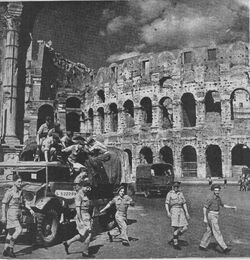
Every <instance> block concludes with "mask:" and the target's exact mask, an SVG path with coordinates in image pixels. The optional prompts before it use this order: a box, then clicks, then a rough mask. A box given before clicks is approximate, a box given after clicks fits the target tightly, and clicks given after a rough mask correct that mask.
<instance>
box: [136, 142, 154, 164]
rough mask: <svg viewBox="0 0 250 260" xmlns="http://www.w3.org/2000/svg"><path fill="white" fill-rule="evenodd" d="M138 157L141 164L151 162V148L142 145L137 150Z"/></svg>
mask: <svg viewBox="0 0 250 260" xmlns="http://www.w3.org/2000/svg"><path fill="white" fill-rule="evenodd" d="M139 158H140V163H141V164H147V163H153V152H152V150H151V149H150V148H149V147H147V146H144V147H142V149H141V150H140V152H139Z"/></svg>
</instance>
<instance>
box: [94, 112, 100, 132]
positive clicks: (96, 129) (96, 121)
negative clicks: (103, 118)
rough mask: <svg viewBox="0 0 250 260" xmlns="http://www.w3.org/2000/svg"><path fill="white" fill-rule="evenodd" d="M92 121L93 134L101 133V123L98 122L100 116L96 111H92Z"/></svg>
mask: <svg viewBox="0 0 250 260" xmlns="http://www.w3.org/2000/svg"><path fill="white" fill-rule="evenodd" d="M93 121H94V129H93V134H100V133H101V124H100V116H99V114H98V113H94V115H93Z"/></svg>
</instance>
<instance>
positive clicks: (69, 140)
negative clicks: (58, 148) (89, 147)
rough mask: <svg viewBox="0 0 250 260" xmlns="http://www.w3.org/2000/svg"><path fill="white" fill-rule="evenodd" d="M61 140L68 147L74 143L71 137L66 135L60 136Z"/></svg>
mask: <svg viewBox="0 0 250 260" xmlns="http://www.w3.org/2000/svg"><path fill="white" fill-rule="evenodd" d="M61 142H62V143H64V145H65V147H68V146H71V145H73V144H74V143H73V141H72V138H70V137H68V136H67V135H65V136H64V137H62V139H61Z"/></svg>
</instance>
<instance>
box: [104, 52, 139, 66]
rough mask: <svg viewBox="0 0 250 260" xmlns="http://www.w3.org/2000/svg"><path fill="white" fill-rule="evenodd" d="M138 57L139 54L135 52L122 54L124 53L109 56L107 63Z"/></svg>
mask: <svg viewBox="0 0 250 260" xmlns="http://www.w3.org/2000/svg"><path fill="white" fill-rule="evenodd" d="M139 55H141V53H140V52H136V51H133V52H124V53H115V54H113V55H111V56H110V57H108V59H107V62H110V63H112V62H116V61H120V60H125V59H128V58H132V57H135V56H139Z"/></svg>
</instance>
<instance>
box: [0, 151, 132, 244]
mask: <svg viewBox="0 0 250 260" xmlns="http://www.w3.org/2000/svg"><path fill="white" fill-rule="evenodd" d="M120 153H122V151H120ZM115 156H116V157H117V158H118V159H116V160H117V161H118V164H117V165H118V166H119V167H120V168H122V162H123V160H126V157H123V159H122V160H121V159H120V157H119V156H118V152H116V153H115V154H114V157H115ZM124 158H125V159H124ZM113 166H114V165H113ZM108 167H109V166H108ZM0 168H5V169H6V170H7V171H9V172H8V173H7V175H6V173H5V175H6V179H7V182H6V185H5V188H8V187H10V185H11V180H12V175H13V173H18V174H19V175H21V177H22V179H23V194H24V198H25V201H26V203H27V204H28V205H29V206H30V207H31V208H32V209H33V211H34V212H35V217H33V216H32V215H31V214H30V212H29V211H28V210H27V211H24V212H23V223H22V226H23V228H24V231H25V232H31V233H32V234H34V233H35V234H36V241H37V243H38V244H42V245H51V244H53V243H55V241H56V239H57V236H58V230H59V225H60V223H63V222H66V223H67V222H69V221H70V220H72V219H74V216H75V214H76V210H75V203H74V197H75V195H76V192H75V191H74V188H73V182H74V177H75V176H73V175H72V172H71V171H70V168H69V167H68V166H67V165H65V164H62V163H60V162H45V161H41V162H33V161H20V162H17V163H8V162H1V163H0ZM90 168H91V167H90V166H89V167H87V169H88V174H89V172H91V174H89V177H90V178H89V179H90V182H91V191H90V194H89V197H90V200H91V209H92V216H93V217H99V223H100V224H101V225H102V226H104V227H105V228H110V227H111V226H112V225H113V224H114V214H115V208H114V207H111V208H110V209H109V210H107V212H106V213H105V214H104V215H101V214H100V213H99V210H100V209H101V208H102V207H104V206H105V205H106V204H107V203H108V201H109V200H111V199H112V198H113V196H114V194H113V191H114V188H115V187H116V186H117V184H119V182H121V181H122V180H123V182H124V180H126V179H128V178H126V177H124V176H120V178H116V176H117V174H116V173H113V176H105V170H104V167H102V166H100V165H98V164H97V165H95V168H93V167H92V168H91V169H90ZM100 169H101V170H100ZM6 170H5V172H6ZM99 170H100V171H102V173H101V174H100V172H99ZM112 170H115V168H114V169H112ZM116 170H117V169H116ZM123 173H124V170H123ZM126 174H127V173H126ZM8 181H9V182H8Z"/></svg>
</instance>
